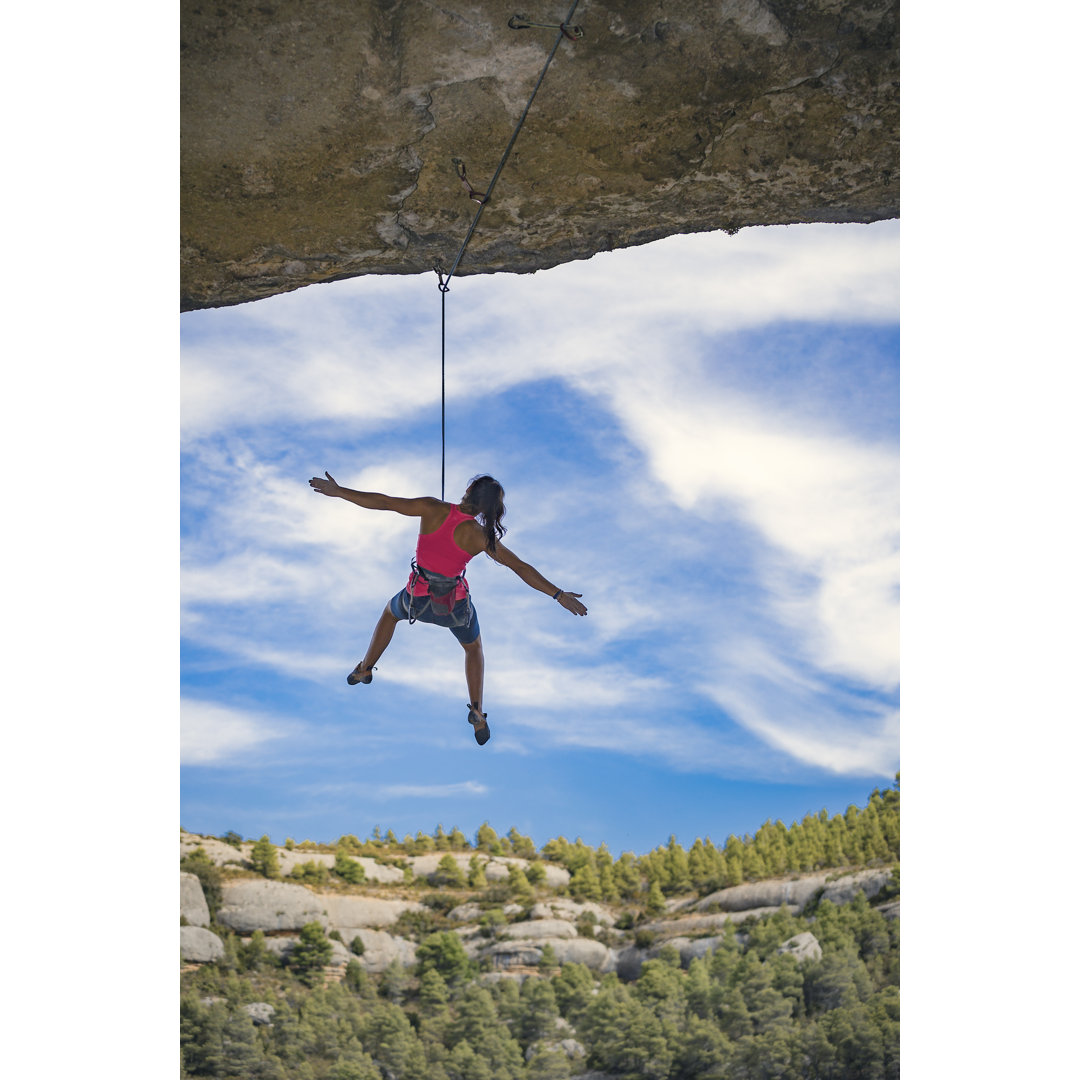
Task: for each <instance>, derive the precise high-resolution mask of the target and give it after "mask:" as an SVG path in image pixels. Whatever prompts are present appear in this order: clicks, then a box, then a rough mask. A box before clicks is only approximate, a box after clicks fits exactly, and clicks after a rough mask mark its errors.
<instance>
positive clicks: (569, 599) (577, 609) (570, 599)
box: [555, 591, 589, 615]
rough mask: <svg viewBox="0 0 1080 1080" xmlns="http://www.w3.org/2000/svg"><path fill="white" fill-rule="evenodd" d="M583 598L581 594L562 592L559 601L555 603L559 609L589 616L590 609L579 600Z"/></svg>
mask: <svg viewBox="0 0 1080 1080" xmlns="http://www.w3.org/2000/svg"><path fill="white" fill-rule="evenodd" d="M579 596H581V593H579V592H565V591H564V592H561V593H559V599H558V600H556V601H555V602H556V603H557V604H558V605H559V607H563V608H566V610H567V611H569V612H572V613H573V614H574V615H588V614H589V609H588V608H587V607H586V606H585V605H584V604H583V603H582V602H581V601H580V600H579V599H578V597H579Z"/></svg>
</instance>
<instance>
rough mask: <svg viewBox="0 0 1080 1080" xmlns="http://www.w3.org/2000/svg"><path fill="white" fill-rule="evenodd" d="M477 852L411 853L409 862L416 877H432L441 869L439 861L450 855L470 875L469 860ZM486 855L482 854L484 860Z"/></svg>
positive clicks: (464, 872)
mask: <svg viewBox="0 0 1080 1080" xmlns="http://www.w3.org/2000/svg"><path fill="white" fill-rule="evenodd" d="M475 854H476V852H474V851H468V852H461V851H436V852H432V853H429V854H427V855H410V856H409V858H408V860H407V861H408V863H409V865H410V866H411V867H412V872H413V876H414V877H418V878H431V877H434V875H435V872H436V871H437V870H438V869H439V863H441V862H442V861H443V859H445V858H446V856H447V855H449V856H450V858H452V859H453V860H454V862H456V863H457V865H458V869H459V870H460V871H461V872H462V874H464V875H465V877H468V876H469V861H470V860H471V859H472V857H473V856H474V855H475ZM485 858H486V856H484V855H481V856H480V859H481V861H483V860H484V859H485Z"/></svg>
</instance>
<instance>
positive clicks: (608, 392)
mask: <svg viewBox="0 0 1080 1080" xmlns="http://www.w3.org/2000/svg"><path fill="white" fill-rule="evenodd" d="M896 248H897V245H896V231H895V229H894V228H892V227H890V226H889V225H888V224H886V225H885V226H884V227H880V228H863V227H853V228H851V229H835V228H827V227H822V228H816V227H805V228H798V229H796V228H793V229H790V230H779V231H777V230H771V231H769V230H746V231H744V233H741V234H740V235H739V236H738V237H734V238H730V243H729V242H728V240H726V239H725V240H724V241H723V243H721V244H718V243H717V238H716V237H681V238H671V241H670V242H665V244H663V245H656V246H650V250H649V251H648V252H646V251H645V250H644V249H642V251H641V252H636V253H635V252H620V253H618V259H619V266H620V272H619V273H618V274H607V273H603V272H601V270H602V267H601V266H600V263H601V262H602V261H603V259H604V258H605V257H604V256H597V257H596V259H594V260H590V262H589V263H583V264H570V265H567V266H564V267H560V268H559V269H558V272H554V271H553V272H550V273H543V274H538V275H535V276H533V277H531V278H530V279H528V281H527V282H525V283H524V284H523V282H522V281H521V280H518V279H510V280H507V279H506V278H504V277H502V276H499V277H495V278H484V279H480V278H468V279H462V280H459V281H457V282H455V284H454V287H453V294H452V296H451V305H450V306H451V316H450V326H449V333H450V335H451V342H452V345H451V351H452V356H451V359H450V368H449V374H450V378H449V380H448V393H449V397H450V401H449V408H450V416H451V421H452V426H451V445H450V452H451V475H450V476H449V477H448V480H449V487H450V490H449V491H448V493H447V494H448V496H449V497H451V498H453V497H456V495H457V494H459V492H458V491H457V490H456V485H457V484H459V483H460V482H462V481H463V480H464V479H467V476H461V477H457V476H456V475H455V473H456V471H457V469H456V465H455V462H459V461H460V462H463V461H467V462H468V464H467V465H466V468H467V469H468V471H469V473H470V474H471V472H472V471H474V470H473V469H472V468H471V466H472V463H473V462H474V461H478V462H479V463H480V464H479V465H478V467H485V466H486V467H491V468H492V469H493V470H495V471H497V473H498V475H500V477H501V478H502V479H504V481H506V482H507V486H508V495H509V500H510V506H511V517H510V519H509V523H510V524H511V527H512V531H511V534H510V535H509V536H508V537H507V541H508V542H509V543H510V545H511V547H513V548H514V549H515V550H516V551H518V553H519V554H521V555H522V556H523V557H524V558H526V559H528V560H530V561H533V562H535V563H536V565H537V567H538V569H540V571H541V572H542V573H544V574H545V575H547V576H548V577H550V578H551V579H552V580H555V581H556V582H557V583H558V584H559V585H560V586H562V587H564V588H574V589H577V590H578V591H581V592H584V593H585V594H586V595H585V600H586V603H588V604H589V606H590V614H589V616H588V618H587V619H586V620H571V619H570V617H569V616H567V615H566V613H565V612H562V611H560V610H558V609H557V607H555V606H554V605H552V604H551V602H550V601H545V600H544V599H543V598H540V597H538V596H537V594H535V593H533V592H531V591H530V590H528V589H527V588H526V587H524V586H523V585H522V584H521V583H520V582H519V581H517V579H516V578H515V577H514V576H513V575H512V574H511V573H510V572H509V571H506V570H505V569H504V568H501V567H497V566H495V565H494V564H490V563H486V561H485V560H478V561H477V562H476V563H474V564H473V565H472V566H471V567H470V572H469V573H470V579H471V580H472V581H473V585H474V590H475V594H476V597H477V602H478V607H479V610H480V613H481V626H482V632H483V635H484V640H485V647H486V651H487V654H488V676H487V688H488V699H489V700H490V701H496V702H498V707H499V709H501V710H502V716H508V717H512V729H511V728H505V727H504V728H502V729H500V728H499V727H496V728H495V730H496V733H497V734H496V738H495V739H494V740H493V742H492V744H491V746H492V747H493V748H494V750H493V752H495V753H497V752H498V750H499V748H500V746H507V747H510V746H512V747H513V748H514V749H515V751H516V752H520V753H526V754H527V753H530V752H532V751H533V750H535V749H536V748H537V747H540V746H547V747H550V746H565V747H579V748H592V749H597V750H603V751H608V752H613V753H621V754H629V755H637V756H640V757H644V758H649V759H654V760H659V761H665V762H668V763H670V764H671V765H672V766H673V767H676V768H680V769H688V770H695V769H696V770H715V771H717V772H719V773H722V774H723V775H728V776H731V775H758V774H760V773H761V772H762V771H771V772H773V773H776V774H779V773H783V772H784V771H785V770H789V769H793V768H811V769H822V770H826V771H828V772H837V773H852V774H859V775H865V774H874V775H888V774H889V773H890V772H891V771H892V769H893V768H894V766H895V758H896V753H897V749H896V747H897V741H896V705H895V701H894V698H895V689H896V681H897V677H898V630H897V623H898V597H897V580H898V479H897V473H898V455H897V450H896V445H895V437H894V436H893V435H892V434H891V433H889V432H888V431H884V432H881V433H878V434H876V435H875V434H870V435H867V433H866V430H864V429H866V428H867V426H868V425H867V424H865V423H863V421H864V420H865V417H863V416H861V415H860V416H859V418H858V419H859V423H858V424H856V423H854V422H852V423H850V424H848V425H845V422H844V419H845V418H844V417H842V416H841V417H840V418H839V419H838V417H837V415H836V412H835V410H834V412H833V413H831V414H830V415H829V416H827V417H825V416H823V415H822V414H821V412H820V410H819V409H818V408H817V405H818V398H819V397H820V395H817V397H815V395H814V394H812V393H807V394H806V395H805V397H802V398H801V397H800V396H799V394H798V393H795V392H793V391H792V380H793V379H798V378H801V377H803V375H802V373H801V370H800V363H801V362H802V358H801V357H795V358H793V359H792V360H791V363H790V365H789V367H790V368H791V372H790V374H787V375H784V376H783V377H781V376H777V377H775V379H773V380H771V381H770V379H766V378H755V372H754V370H753V364H752V360H748V361H744V362H742V363H741V366H740V360H739V358H738V357H737V356H736V355H735V352H734V350H732V349H731V348H729V346H730V345H731V342H732V341H733V340H734V339H733V338H732V335H734V334H737V333H739V332H741V331H744V330H746V329H747V328H754V327H768V326H770V325H772V324H775V323H777V322H784V323H788V322H790V321H791V320H807V321H809V322H813V323H817V324H825V323H827V322H828V320H831V319H838V318H839V319H843V320H845V321H846V322H847V323H851V322H862V323H867V324H870V323H875V322H881V323H883V324H890V323H894V322H895V320H896V318H897V315H898V295H897V275H896V259H897V251H896ZM638 265H639V266H641V267H642V268H645V267H647V271H646V270H645V269H642V270H641V271H640V272H637V271H636V270H635V266H638ZM525 285H527V288H525ZM395 289H396V290H397V292H396V293H395ZM413 289H415V291H416V298H417V302H416V304H415V305H414V307H415V312H416V313H415V317H410V319H409V320H403V319H402V318H401V315H400V311H401V309H402V303H401V294H402V292H403V291H405V292H408V293H409V295H411V291H410V290H413ZM302 294H303V295H302ZM308 294H310V295H308ZM391 294H394V295H395V296H396V300H395V303H393V304H391V303H388V302H386V298H387V297H389V296H390V295H391ZM426 294H427V290H426V287H425V283H423V282H417V281H413V282H411V283H409V284H408V285H407V286H404V287H403V286H402V283H400V282H397V283H393V282H381V281H372V280H368V279H365V280H364V281H363V282H362V283H356V284H354V283H342V288H341V289H340V290H337V291H336V292H331V291H329V290H326V291H318V290H302V291H301V293H298V294H292V295H291V296H287V297H278V298H275V300H274V301H273V302H272V303H271V302H268V303H262V302H260V304H257V305H251V306H249V307H248V308H246V309H244V310H243V311H241V312H239V313H237V314H236V315H235V318H236V319H237V320H238V322H239V323H240V324H242V326H243V327H244V331H243V333H241V334H239V336H238V337H235V338H234V339H233V340H231V341H230V342H229V343H228V346H227V350H226V351H223V349H225V346H222V345H221V344H220V343H219V342H215V341H214V340H213V339H212V336H210V335H208V336H207V338H206V339H205V340H200V338H199V335H198V334H194V335H193V336H192V340H191V343H190V344H189V345H187V346H186V347H185V375H184V383H185V401H184V432H185V434H184V452H185V457H186V460H187V462H188V466H187V470H186V479H185V500H186V505H187V507H188V513H187V518H188V521H189V522H190V523H191V524H190V525H189V527H188V529H187V532H186V535H185V544H184V570H183V587H184V632H185V635H186V637H187V640H189V641H190V642H192V643H194V644H196V645H199V646H200V647H203V648H205V649H211V650H215V651H216V652H218V653H220V654H221V655H224V656H228V657H230V658H232V660H233V661H235V662H236V664H237V665H238V666H240V667H246V666H251V667H254V668H259V669H261V670H271V669H272V670H273V671H274V672H275V673H277V674H279V675H288V676H289V677H291V678H296V679H300V680H304V681H307V682H310V681H311V680H316V681H319V680H325V679H330V680H334V679H340V678H341V677H342V676H343V674H344V671H345V670H346V669H344V668H342V664H343V663H345V662H346V659H347V662H348V664H349V666H351V663H353V662H355V659H356V658H358V657H359V655H360V653H361V652H362V650H363V647H364V646H365V645H366V642H367V637H368V634H369V633H370V629H371V627H372V626H373V625H374V622H375V619H376V617H377V616H378V613H379V611H380V610H381V608H382V605H383V604H384V603H385V601H386V598H387V597H388V596H389V595H390V594H391V593H393V592H396V591H397V590H398V589H399V588H400V587H401V586H402V584H403V583H404V576H405V571H406V570H407V566H408V559H409V556H410V555H411V551H412V547H413V544H414V542H415V522H413V521H411V520H407V519H405V518H401V517H398V516H397V515H393V514H379V513H374V512H365V511H361V510H358V509H357V508H355V507H352V506H349V505H346V504H344V503H341V502H339V501H337V500H327V499H323V498H321V497H319V496H316V495H314V494H313V493H312V492H311V491H310V490H309V489H308V488H307V486H306V479H307V476H308V475H310V474H311V472H320V471H321V469H322V468H329V469H330V471H331V472H333V473H334V475H335V476H336V478H337V479H338V480H339V481H340V482H342V483H345V484H346V485H348V486H352V487H361V488H370V489H375V490H383V491H390V492H392V493H394V494H405V495H416V494H423V493H432V483H431V478H432V476H433V467H432V465H433V462H432V460H431V455H430V454H428V455H425V454H422V453H421V452H420V451H419V450H418V443H419V437H418V432H419V431H421V430H422V428H423V425H424V424H427V423H428V419H426V418H429V417H430V415H431V414H432V409H433V408H434V410H435V413H436V414H437V401H438V379H437V371H435V370H434V369H433V366H432V356H433V353H432V342H433V341H437V335H438V328H437V325H436V323H435V321H434V313H435V306H434V305H431V306H432V313H431V315H430V316H429V315H428V314H427V309H426V308H425V307H424V306H423V301H424V299H425V298H426ZM523 295H527V297H528V302H527V303H523V302H522V296H523ZM508 313H512V315H508ZM197 314H198V313H197ZM553 327H557V334H555V332H554V331H553ZM553 334H555V336H553ZM424 372H426V373H427V374H424V375H422V374H421V373H424ZM806 377H807V378H809V376H806ZM538 386H542V387H543V388H544V389H543V392H542V393H537V394H536V396H535V399H534V398H533V396H532V395H533V392H534V391H533V388H535V387H538ZM553 387H554V388H557V395H556V394H555V393H553V392H552V388H553ZM555 396H558V401H559V403H560V409H561V410H562V411H561V412H560V413H558V414H554V415H547V416H545V420H544V423H545V424H547V425H548V426H547V427H546V428H544V429H543V430H540V429H537V430H533V426H534V425H535V424H538V423H539V421H537V419H536V417H537V415H538V414H539V412H540V410H541V409H542V408H543V407H545V405H546V404H547V403H548V402H549V401H550V400H551V399H552V398H553V397H555ZM564 414H565V415H566V416H567V417H569V419H567V420H566V421H565V427H560V428H559V434H558V435H557V436H553V435H552V434H551V432H552V430H553V429H552V425H553V424H559V423H563V420H564ZM466 417H467V419H466ZM455 421H456V422H457V424H458V425H459V427H458V429H457V431H455V429H454V426H453V424H454V422H455ZM869 427H870V428H871V429H872V428H873V425H872V424H871V425H869ZM423 430H425V436H424V437H425V438H427V437H429V434H430V433H429V432H427V431H426V429H423ZM553 440H555V441H558V440H562V441H563V442H564V444H565V445H564V446H559V445H555V446H553V445H552V442H553ZM563 450H565V451H566V452H565V454H564V455H563V457H559V456H558V454H559V453H560V452H561V451H563ZM316 459H317V460H316ZM435 464H437V462H436V463H435ZM717 575H719V579H720V582H721V583H720V585H719V586H717V585H716V576H717ZM433 633H435V632H434V631H432V629H431V628H422V629H416V628H414V629H411V630H410V629H409V628H407V627H402V628H400V629H399V631H398V634H397V636H396V637H395V640H394V642H393V644H392V645H391V651H390V652H389V653H388V654H387V657H386V659H385V661H384V663H383V665H381V670H380V671H379V673H378V675H377V679H378V680H379V683H380V685H381V684H382V683H389V684H393V685H394V686H396V687H399V688H401V689H403V690H407V691H408V692H409V693H410V694H411V695H414V696H415V697H417V698H420V699H423V698H425V697H426V698H427V699H429V700H431V701H432V703H439V705H438V707H439V708H441V707H442V705H441V703H442V701H443V700H444V698H445V696H446V694H447V692H448V688H449V689H450V692H453V688H455V687H461V688H462V689H463V673H462V662H463V658H462V655H461V650H460V649H459V648H458V647H457V646H456V644H454V643H453V641H452V639H450V637H449V635H445V634H444V635H443V639H437V638H436V637H433V636H432V635H433ZM457 692H461V690H460V689H459V690H458V691H457ZM501 720H502V717H500V721H501ZM460 726H461V727H462V728H464V725H463V724H462V725H460ZM237 731H238V732H241V733H242V731H243V728H242V727H240V728H238V729H237ZM501 731H505V732H506V735H505V742H503V739H502V737H501V735H500V732H501ZM237 737H238V738H239V737H240V735H237ZM438 738H439V739H441V738H442V736H441V735H440V736H438ZM438 745H439V746H440V747H441V746H442V743H441V742H439V744H438ZM418 752H419V751H418ZM449 787H454V785H450V786H449ZM449 787H448V788H447V790H448V791H449ZM455 790H456V788H455ZM417 797H422V796H419V795H417Z"/></svg>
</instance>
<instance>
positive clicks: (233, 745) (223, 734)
mask: <svg viewBox="0 0 1080 1080" xmlns="http://www.w3.org/2000/svg"><path fill="white" fill-rule="evenodd" d="M291 734H293V726H292V725H289V724H287V723H285V722H283V721H281V720H277V719H274V718H273V717H270V716H267V715H265V714H263V713H260V712H251V711H247V710H244V709H234V708H229V707H227V706H224V705H219V704H216V703H214V702H210V701H199V700H196V699H192V698H182V699H181V702H180V763H181V764H182V765H224V764H230V765H231V764H236V763H237V761H238V760H239V759H241V758H242V757H243V756H244V755H248V754H250V752H251V751H253V750H255V749H257V748H260V747H262V746H265V744H267V743H269V742H272V741H274V740H277V739H284V738H286V737H288V736H289V735H291Z"/></svg>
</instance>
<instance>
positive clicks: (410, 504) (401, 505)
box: [308, 473, 588, 746]
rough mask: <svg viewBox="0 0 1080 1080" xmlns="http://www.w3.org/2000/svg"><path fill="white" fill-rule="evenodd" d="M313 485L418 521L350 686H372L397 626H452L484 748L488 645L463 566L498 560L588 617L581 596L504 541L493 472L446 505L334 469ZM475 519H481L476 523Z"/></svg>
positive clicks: (476, 729) (475, 731) (487, 732)
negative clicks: (403, 574)
mask: <svg viewBox="0 0 1080 1080" xmlns="http://www.w3.org/2000/svg"><path fill="white" fill-rule="evenodd" d="M308 483H309V484H311V486H312V487H313V488H314V489H315V490H316V491H317V492H319V493H320V494H322V495H328V496H330V497H331V498H337V499H346V500H347V501H348V502H351V503H356V505H357V506H362V507H364V508H365V509H367V510H392V511H394V512H395V513H398V514H404V515H405V516H406V517H418V518H419V519H420V535H419V537H418V538H417V541H416V559H415V560H414V562H413V571H412V573H411V574H410V575H409V581H408V584H407V585H406V586H405V588H404V589H402V590H401V592H399V593H398V594H397V595H396V596H393V597H391V598H390V600H389V601H388V602H387V604H386V607H385V608H384V610H383V613H382V615H381V616H380V618H379V621H378V623H377V624H376V626H375V630H374V632H373V633H372V635H371V642H370V643H369V645H368V648H367V652H366V653H365V654H364V658H363V659H362V660H361V661H360V663H358V664H357V665H356V667H355V668H353V670H352V672H351V673H350V674H349V676H348V682H349V685H350V686H355V685H356V684H357V683H370V682H371V673H372V671H373V670H374V669H375V664H376V663H377V662H378V660H379V657H380V656H382V654H383V653H384V652H385V651H386V647H387V645H389V644H390V639H391V638H392V637H393V636H394V630H395V629H396V628H397V624H398V623H399V622H401V621H402V620H403V619H408V620H409V622H410V623H412V622H415V621H417V620H419V621H420V622H426V623H434V624H435V625H436V626H445V627H448V628H449V630H450V632H451V633H452V634H453V635H454V637H456V638H457V639H458V641H460V642H461V645H462V648H464V650H465V682H466V684H467V685H468V688H469V723H470V724H472V726H473V734H474V735H475V737H476V741H477V742H478V743H479V744H480V745H481V746H483V745H484V743H486V742H487V741H488V739H489V738H491V728H490V727H489V726H488V722H487V713H485V712H483V711H482V709H483V700H484V647H483V645H482V644H481V642H480V623H479V621H478V620H477V617H476V607H475V605H474V604H473V602H472V597H471V596H470V595H469V583H468V582H467V581H466V580H465V574H464V571H465V564H466V563H467V562H468V561H469V560H470V559H471V558H473V556H475V555H479V554H480V552H481V551H483V552H486V553H487V554H488V555H489V556H490V557H491V558H493V559H494V560H495V561H496V562H498V563H502V565H503V566H508V567H510V569H511V570H513V571H514V573H515V574H517V576H518V577H519V578H521V580H522V581H524V582H525V584H526V585H530V586H532V588H534V589H536V590H537V591H539V592H542V593H547V595H548V596H551V597H553V598H554V599H555V601H556V603H558V604H559V605H560V607H563V608H565V609H566V610H567V611H569V612H571V613H572V614H574V615H585V614H587V613H588V612H587V609H586V607H585V605H584V604H583V603H582V602H581V600H580V597H581V593H575V592H567V591H566V590H565V589H558V588H556V587H555V586H554V585H552V583H551V582H550V581H548V580H547V578H545V577H543V575H541V574H540V572H539V571H538V570H536V568H535V567H532V566H530V565H529V564H528V563H527V562H523V561H522V560H521V559H519V558H518V557H517V556H516V555H515V554H514V553H513V552H512V551H511V550H510V549H509V548H508V547H506V545H505V544H503V543H502V537H503V535H504V534H505V532H506V529H505V527H504V526H503V524H502V518H503V514H505V513H506V508H505V505H504V503H503V497H504V493H503V489H502V485H501V484H500V483H499V482H498V481H497V480H494V479H492V477H490V476H477V477H475V478H474V479H473V480H471V481H470V482H469V486H468V488H466V490H465V494H464V495H463V496H462V497H461V502H460V503H458V505H457V506H455V505H454V504H453V503H448V502H443V501H442V500H441V499H436V498H432V497H425V498H420V499H400V498H396V497H394V496H392V495H381V494H379V492H376V491H353V490H352V489H350V488H344V487H342V486H341V485H340V484H339V483H338V482H337V481H336V480H335V479H334V478H333V477H332V476H331V475H330V474H329V473H326V479H325V480H324V479H323V478H322V477H320V476H313V477H312V478H311V480H309V481H308ZM477 518H479V519H480V520H479V521H477Z"/></svg>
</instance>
